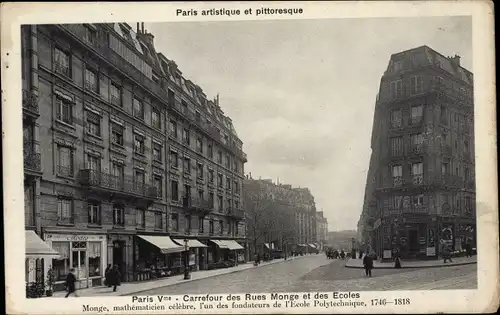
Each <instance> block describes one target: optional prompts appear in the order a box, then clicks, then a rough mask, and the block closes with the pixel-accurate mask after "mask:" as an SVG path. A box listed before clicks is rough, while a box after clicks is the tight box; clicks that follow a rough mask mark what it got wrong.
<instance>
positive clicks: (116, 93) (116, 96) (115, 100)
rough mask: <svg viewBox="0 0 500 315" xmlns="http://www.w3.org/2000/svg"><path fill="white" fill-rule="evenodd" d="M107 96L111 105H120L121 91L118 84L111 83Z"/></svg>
mask: <svg viewBox="0 0 500 315" xmlns="http://www.w3.org/2000/svg"><path fill="white" fill-rule="evenodd" d="M109 98H110V101H111V103H112V104H113V105H116V106H120V107H121V106H122V91H121V87H119V86H118V85H116V84H114V83H111V86H110V88H109Z"/></svg>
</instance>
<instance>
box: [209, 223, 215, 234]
mask: <svg viewBox="0 0 500 315" xmlns="http://www.w3.org/2000/svg"><path fill="white" fill-rule="evenodd" d="M208 227H209V231H210V234H214V221H213V220H210V221H209V222H208Z"/></svg>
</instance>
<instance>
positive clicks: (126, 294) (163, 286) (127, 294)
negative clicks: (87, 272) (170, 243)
mask: <svg viewBox="0 0 500 315" xmlns="http://www.w3.org/2000/svg"><path fill="white" fill-rule="evenodd" d="M304 257H309V256H304ZM304 257H299V258H294V259H292V260H295V259H300V258H304ZM292 260H288V259H287V260H282V261H279V262H275V263H271V264H267V265H264V266H255V267H256V268H263V267H267V266H271V265H277V264H281V263H284V262H287V261H292ZM251 269H255V268H247V269H241V270H232V271H230V272H227V273H222V274H218V275H211V276H208V277H204V278H197V279H190V280H189V281H186V282H177V283H169V284H165V285H160V286H158V287H155V288H151V289H145V290H139V291H134V292H127V293H124V294H118V295H116V296H129V295H132V294H134V295H136V294H137V293H141V292H146V291H151V290H155V289H161V288H166V287H170V286H173V285H178V284H184V283H191V282H194V281H200V280H205V279H209V278H214V277H218V276H225V275H230V274H233V273H237V272H242V271H245V270H251Z"/></svg>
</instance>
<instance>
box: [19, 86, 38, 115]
mask: <svg viewBox="0 0 500 315" xmlns="http://www.w3.org/2000/svg"><path fill="white" fill-rule="evenodd" d="M23 108H24V109H27V110H28V111H30V112H32V113H35V114H38V113H39V109H38V96H37V95H36V94H35V93H33V92H31V91H28V90H23Z"/></svg>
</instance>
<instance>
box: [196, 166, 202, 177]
mask: <svg viewBox="0 0 500 315" xmlns="http://www.w3.org/2000/svg"><path fill="white" fill-rule="evenodd" d="M196 176H197V177H198V178H199V179H203V164H201V163H198V164H197V169H196Z"/></svg>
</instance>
